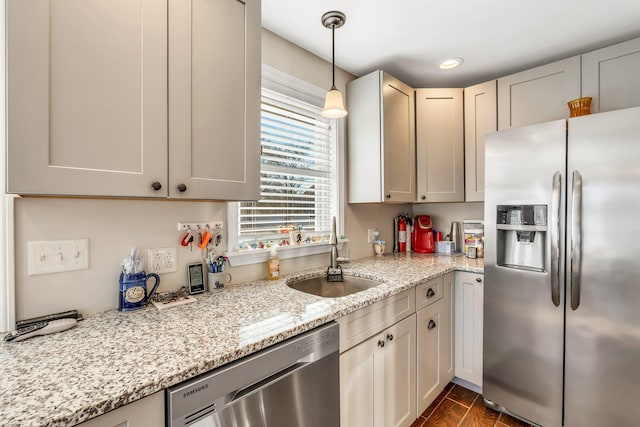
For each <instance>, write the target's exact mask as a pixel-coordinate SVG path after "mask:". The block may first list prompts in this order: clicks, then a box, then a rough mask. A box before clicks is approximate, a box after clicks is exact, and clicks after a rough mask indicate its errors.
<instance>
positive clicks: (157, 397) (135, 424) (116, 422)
mask: <svg viewBox="0 0 640 427" xmlns="http://www.w3.org/2000/svg"><path fill="white" fill-rule="evenodd" d="M163 425H164V392H162V391H160V392H158V393H155V394H152V395H151V396H148V397H145V398H143V399H140V400H136V401H135V402H133V403H130V404H128V405H125V406H123V407H121V408H118V409H114V410H113V411H111V412H107V413H106V414H104V415H100V416H99V417H96V418H93V419H91V420H89V421H86V422H84V423H81V424H78V426H80V427H123V426H126V427H147V426H163Z"/></svg>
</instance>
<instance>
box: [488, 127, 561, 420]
mask: <svg viewBox="0 0 640 427" xmlns="http://www.w3.org/2000/svg"><path fill="white" fill-rule="evenodd" d="M485 156H486V164H485V189H486V193H485V213H484V217H485V232H486V233H485V270H484V271H485V295H484V350H483V352H484V366H483V369H484V374H483V395H484V397H485V398H486V399H488V400H490V401H492V402H493V403H494V404H495V405H497V406H501V407H504V408H506V409H507V410H508V411H509V412H510V413H512V414H514V415H516V416H518V417H521V418H524V419H527V420H530V421H532V422H534V423H536V424H540V425H544V426H561V425H562V385H563V384H562V378H563V345H564V336H563V325H564V310H563V309H564V270H563V267H562V263H561V262H558V261H559V260H561V259H562V258H561V256H563V255H564V254H563V250H564V248H563V241H562V239H560V238H559V236H562V232H563V230H564V220H563V216H564V215H563V213H564V209H565V204H564V196H565V193H564V190H563V187H564V186H563V184H562V183H563V182H564V180H565V166H566V122H565V121H564V120H560V121H555V122H549V123H543V124H539V125H532V126H526V127H522V128H514V129H509V130H505V131H501V132H498V133H493V134H490V135H487V139H486V148H485ZM554 176H555V181H554ZM554 185H555V191H554ZM519 205H529V206H531V205H535V206H537V207H538V208H536V212H537V213H536V214H535V218H536V222H539V218H538V216H540V215H543V216H546V218H545V220H546V221H545V222H546V228H544V227H542V228H536V227H537V226H532V225H525V226H524V227H521V228H522V229H523V230H524V231H522V232H518V231H516V230H517V229H518V227H519V226H518V225H517V224H518V223H524V222H526V217H527V215H526V214H522V212H523V211H519V210H518V209H516V208H514V209H511V210H508V211H504V210H503V211H501V215H500V216H499V215H498V213H497V212H498V209H499V208H498V207H499V206H500V207H502V208H504V207H505V206H507V207H509V206H512V207H513V206H515V207H517V206H519ZM535 206H534V207H535ZM540 206H542V207H544V209H540V208H539V207H540ZM505 212H507V213H506V214H505ZM497 222H501V223H503V224H501V225H499V226H497V225H496V223H497ZM498 227H501V228H500V229H498ZM527 227H529V228H527ZM527 230H528V231H527ZM532 230H533V231H535V230H537V231H535V233H536V234H535V236H534V235H533V234H532ZM541 230H544V231H541ZM552 236H553V237H552ZM534 237H535V239H534ZM501 239H502V241H501V242H500V240H501ZM537 239H545V240H544V244H543V245H542V246H539V244H540V241H539V240H537ZM534 241H535V242H536V244H537V245H538V246H537V249H535V250H533V249H532V248H533V246H532V245H531V243H533V242H534ZM552 241H553V242H554V244H552ZM500 245H502V246H504V245H512V246H513V247H512V249H513V248H516V249H515V250H514V251H513V252H514V253H509V252H508V251H507V252H505V250H504V247H502V249H500V247H501V246H500ZM527 245H529V246H527ZM527 248H528V249H527ZM521 249H522V250H521ZM527 251H528V252H527ZM552 253H553V254H554V258H553V259H552ZM533 255H535V257H538V258H540V257H541V259H536V260H533V259H532V258H531V257H532V256H533ZM501 260H502V261H501ZM514 260H515V261H514ZM533 261H535V262H533ZM552 261H553V262H552ZM498 264H501V265H498ZM529 264H531V266H530V267H528V266H529ZM552 278H553V280H552Z"/></svg>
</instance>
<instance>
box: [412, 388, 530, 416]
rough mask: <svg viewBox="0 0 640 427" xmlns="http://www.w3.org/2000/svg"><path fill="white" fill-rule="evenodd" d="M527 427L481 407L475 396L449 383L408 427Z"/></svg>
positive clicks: (480, 399)
mask: <svg viewBox="0 0 640 427" xmlns="http://www.w3.org/2000/svg"><path fill="white" fill-rule="evenodd" d="M436 426H437V427H458V426H459V427H529V425H528V424H526V423H523V422H522V421H520V420H517V419H515V418H513V417H511V416H509V415H506V414H501V413H499V412H496V411H494V410H492V409H489V408H487V407H485V406H484V402H483V400H482V396H481V395H479V394H478V393H476V392H474V391H471V390H468V389H466V388H464V387H461V386H459V385H457V384H453V383H449V384H447V386H446V387H445V388H444V390H443V391H442V393H440V394H439V395H438V397H436V400H434V401H433V403H432V404H431V405H429V407H428V408H427V409H426V410H425V411H424V412H423V413H422V415H421V416H420V418H418V419H417V420H416V421H415V422H414V423H413V424H412V425H411V427H436Z"/></svg>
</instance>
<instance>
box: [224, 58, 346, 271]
mask: <svg viewBox="0 0 640 427" xmlns="http://www.w3.org/2000/svg"><path fill="white" fill-rule="evenodd" d="M323 102H324V91H323V90H322V89H319V88H317V87H314V86H311V85H309V84H308V83H305V82H302V81H300V80H297V79H294V78H292V77H290V76H287V75H284V74H282V73H280V72H277V71H275V70H273V69H270V68H266V67H264V68H263V79H262V102H261V146H262V156H261V163H260V165H261V166H260V200H259V201H257V202H239V203H230V204H229V212H228V224H229V251H230V252H229V253H228V255H229V254H231V256H233V254H234V253H235V254H237V253H243V252H252V251H253V252H255V251H257V252H262V253H264V252H268V250H269V248H270V247H273V246H275V247H277V249H278V251H280V250H281V249H295V250H292V251H289V250H287V251H286V252H287V254H285V255H283V253H280V257H284V258H288V257H291V256H299V255H303V254H306V253H317V252H322V251H326V250H327V249H328V248H327V246H326V245H327V243H328V240H329V234H330V231H331V220H332V217H333V216H336V218H337V219H338V222H340V221H339V220H340V218H341V208H340V200H341V185H340V179H339V176H340V169H341V167H340V162H339V161H338V159H339V157H340V156H338V151H339V147H340V144H339V143H338V140H339V138H338V135H339V132H338V121H337V120H336V119H327V118H325V117H322V116H321V115H320V111H321V110H322V103H323ZM292 232H294V234H292ZM297 232H301V233H297ZM299 236H302V239H301V240H302V242H300V243H302V244H301V245H296V243H297V242H295V241H293V240H292V239H295V237H299ZM323 243H324V245H323ZM294 246H295V248H294ZM311 246H324V247H323V248H321V249H320V250H316V251H312V252H309V251H304V250H303V251H300V250H298V249H300V248H303V247H307V248H308V247H311ZM260 249H263V250H262V251H260ZM294 252H297V253H295V254H294ZM264 256H266V255H264ZM261 259H262V257H260V258H259V259H257V260H256V261H253V262H257V261H259V260H261ZM249 262H252V261H248V262H247V263H249ZM232 264H236V265H239V264H238V262H235V263H234V262H233V259H232Z"/></svg>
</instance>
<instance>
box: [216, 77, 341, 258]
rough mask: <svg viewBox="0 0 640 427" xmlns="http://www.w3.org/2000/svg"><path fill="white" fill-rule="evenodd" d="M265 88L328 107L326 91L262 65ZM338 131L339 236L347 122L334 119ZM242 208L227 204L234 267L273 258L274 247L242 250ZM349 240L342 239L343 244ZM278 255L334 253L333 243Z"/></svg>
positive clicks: (282, 249) (229, 247)
mask: <svg viewBox="0 0 640 427" xmlns="http://www.w3.org/2000/svg"><path fill="white" fill-rule="evenodd" d="M262 87H264V88H267V89H270V90H273V91H276V92H278V93H280V94H283V95H286V96H291V97H292V98H295V99H298V100H301V101H304V102H307V103H309V104H312V105H317V106H319V107H322V106H323V104H324V96H325V94H326V91H325V90H323V89H321V88H319V87H317V86H315V85H312V84H311V83H308V82H306V81H304V80H300V79H298V78H296V77H293V76H291V75H289V74H286V73H284V72H282V71H279V70H277V69H275V68H273V67H270V66H268V65H265V64H262V84H261V89H262ZM333 120H334V123H333V126H335V129H336V144H337V146H336V158H337V164H336V180H337V183H336V184H337V192H336V193H337V194H336V196H335V200H336V204H337V206H336V211H337V215H336V228H337V233H338V236H341V235H343V234H344V218H345V214H344V211H345V209H344V200H345V197H344V194H345V193H344V191H345V179H344V177H345V173H344V171H345V169H344V165H345V161H344V159H345V143H344V141H345V126H344V119H333ZM239 206H240V202H228V203H227V251H226V252H224V255H225V256H226V257H227V258H229V263H230V265H231V266H238V265H247V264H255V263H259V262H265V261H266V260H267V259H268V257H269V252H270V251H271V249H270V248H265V249H253V250H245V251H239V250H238V242H239V241H240V239H239V236H238V230H239V212H238V211H239ZM346 241H348V240H347V239H340V245H341V244H342V243H343V242H346ZM277 250H278V256H279V257H280V258H281V259H287V258H296V257H302V256H308V255H315V254H319V253H326V252H329V250H330V244H329V243H326V242H323V243H311V244H306V245H301V246H281V247H278V248H277Z"/></svg>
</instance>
